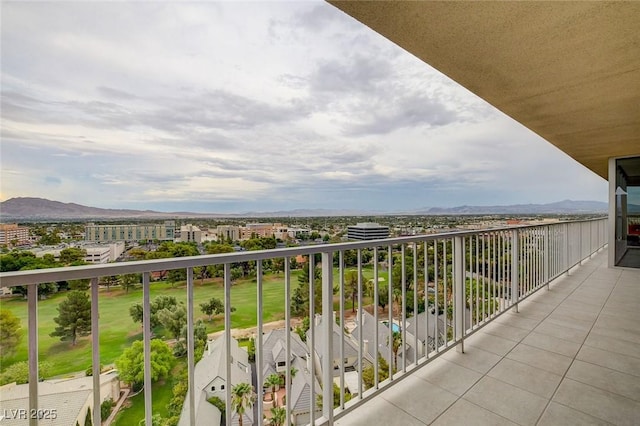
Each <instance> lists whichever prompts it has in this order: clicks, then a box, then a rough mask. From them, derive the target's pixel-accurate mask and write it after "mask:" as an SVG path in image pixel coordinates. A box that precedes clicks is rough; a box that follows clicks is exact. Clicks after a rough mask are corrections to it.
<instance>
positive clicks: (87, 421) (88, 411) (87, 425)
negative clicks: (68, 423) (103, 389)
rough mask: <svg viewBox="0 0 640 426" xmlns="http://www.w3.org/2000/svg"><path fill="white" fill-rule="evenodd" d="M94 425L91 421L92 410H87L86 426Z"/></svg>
mask: <svg viewBox="0 0 640 426" xmlns="http://www.w3.org/2000/svg"><path fill="white" fill-rule="evenodd" d="M92 424H93V423H92V421H91V408H87V415H86V416H85V418H84V426H91V425H92Z"/></svg>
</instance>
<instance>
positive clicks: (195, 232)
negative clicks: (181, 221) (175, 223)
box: [176, 224, 202, 244]
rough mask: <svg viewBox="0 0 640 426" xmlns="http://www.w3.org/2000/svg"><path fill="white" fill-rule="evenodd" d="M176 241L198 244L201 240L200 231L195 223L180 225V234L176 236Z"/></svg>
mask: <svg viewBox="0 0 640 426" xmlns="http://www.w3.org/2000/svg"><path fill="white" fill-rule="evenodd" d="M176 241H180V242H183V243H198V244H200V243H201V242H202V231H201V230H200V228H198V227H197V226H195V225H191V224H188V225H182V226H181V227H180V236H179V237H177V238H176Z"/></svg>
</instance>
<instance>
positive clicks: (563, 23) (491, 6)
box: [328, 0, 640, 179]
mask: <svg viewBox="0 0 640 426" xmlns="http://www.w3.org/2000/svg"><path fill="white" fill-rule="evenodd" d="M328 1H329V3H331V4H333V5H334V6H336V7H337V8H339V9H341V10H342V11H344V12H345V13H347V14H349V15H351V16H352V17H354V18H355V19H357V20H358V21H360V22H362V23H363V24H365V25H367V26H369V27H370V28H372V29H373V30H375V31H377V32H378V33H380V34H382V35H383V36H384V37H386V38H388V39H389V40H391V41H393V42H394V43H396V44H397V45H399V46H400V47H402V48H404V49H405V50H407V51H409V52H410V53H412V54H413V55H415V56H417V57H418V58H420V59H421V60H423V61H424V62H426V63H428V64H429V65H431V66H432V67H434V68H436V69H437V70H439V71H440V72H442V73H443V74H445V75H447V76H449V77H450V78H452V79H453V80H455V81H456V82H458V83H459V84H461V85H462V86H464V87H466V88H467V89H469V90H470V91H472V92H473V93H475V94H476V95H478V96H480V97H481V98H483V99H485V100H486V101H488V102H489V103H491V104H492V105H493V106H495V107H496V108H498V109H500V110H501V111H503V112H504V113H506V114H507V115H509V116H511V117H512V118H514V119H515V120H517V121H518V122H520V123H521V124H523V125H524V126H526V127H528V128H529V129H531V130H532V131H534V132H535V133H537V134H538V135H540V136H542V137H543V138H544V139H546V140H547V141H549V142H551V143H552V144H554V145H555V146H557V147H558V148H559V149H561V150H562V151H564V152H565V153H567V154H568V155H570V156H571V157H573V158H574V159H575V160H577V161H579V162H580V163H582V164H583V165H585V166H586V167H587V168H589V169H591V170H592V171H594V172H595V173H597V174H598V175H600V176H602V177H603V178H605V179H606V178H607V169H608V158H609V157H618V156H632V155H640V2H614V3H610V2H453V1H452V2H432V1H424V2H395V1H334V0H328Z"/></svg>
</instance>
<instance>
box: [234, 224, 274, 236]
mask: <svg viewBox="0 0 640 426" xmlns="http://www.w3.org/2000/svg"><path fill="white" fill-rule="evenodd" d="M278 225H279V224H278ZM273 227H274V225H273V223H247V224H246V225H245V226H243V227H242V228H240V239H241V240H248V239H250V238H252V237H260V238H266V237H273V232H274V231H273V229H274V228H273Z"/></svg>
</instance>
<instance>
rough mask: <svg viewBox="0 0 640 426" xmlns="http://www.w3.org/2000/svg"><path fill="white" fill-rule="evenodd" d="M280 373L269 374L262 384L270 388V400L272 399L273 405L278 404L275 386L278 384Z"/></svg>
mask: <svg viewBox="0 0 640 426" xmlns="http://www.w3.org/2000/svg"><path fill="white" fill-rule="evenodd" d="M280 383H281V381H280V375H279V374H277V373H273V374H270V375H269V376H267V380H265V381H264V386H265V387H269V388H271V401H273V406H274V407H277V406H278V400H277V399H276V387H277V386H280Z"/></svg>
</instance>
